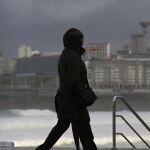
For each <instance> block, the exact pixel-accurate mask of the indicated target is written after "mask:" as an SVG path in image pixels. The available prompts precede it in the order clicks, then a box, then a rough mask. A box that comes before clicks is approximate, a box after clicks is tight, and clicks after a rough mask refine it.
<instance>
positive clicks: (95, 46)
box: [85, 43, 110, 60]
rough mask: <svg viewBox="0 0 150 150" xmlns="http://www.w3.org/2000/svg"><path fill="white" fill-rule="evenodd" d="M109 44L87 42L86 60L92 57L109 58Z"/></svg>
mask: <svg viewBox="0 0 150 150" xmlns="http://www.w3.org/2000/svg"><path fill="white" fill-rule="evenodd" d="M109 58H110V44H109V43H88V44H87V46H86V54H85V59H86V60H92V59H109Z"/></svg>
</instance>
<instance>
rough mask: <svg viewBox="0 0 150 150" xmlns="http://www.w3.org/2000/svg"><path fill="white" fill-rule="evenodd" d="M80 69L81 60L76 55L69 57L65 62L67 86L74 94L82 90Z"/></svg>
mask: <svg viewBox="0 0 150 150" xmlns="http://www.w3.org/2000/svg"><path fill="white" fill-rule="evenodd" d="M81 69H82V64H81V58H80V57H79V56H78V55H72V56H70V57H69V59H68V62H67V69H66V71H67V72H66V76H67V82H68V83H67V84H68V86H69V87H70V88H71V89H72V90H73V91H74V92H82V90H83V87H82V85H81V82H80V74H81V71H82V70H81Z"/></svg>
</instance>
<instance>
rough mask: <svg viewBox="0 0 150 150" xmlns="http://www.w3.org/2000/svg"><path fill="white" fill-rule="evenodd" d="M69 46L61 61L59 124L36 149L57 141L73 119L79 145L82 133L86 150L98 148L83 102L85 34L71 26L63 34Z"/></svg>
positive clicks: (49, 146)
mask: <svg viewBox="0 0 150 150" xmlns="http://www.w3.org/2000/svg"><path fill="white" fill-rule="evenodd" d="M63 42H64V47H65V49H64V50H63V51H62V54H61V56H60V58H59V62H58V73H59V82H60V85H59V89H58V91H57V94H56V97H55V107H56V112H57V116H58V122H57V124H56V126H55V127H54V128H53V129H52V130H51V132H50V133H49V135H48V137H47V138H46V140H45V142H44V143H43V144H42V145H40V146H38V147H37V148H36V150H48V149H50V148H52V146H53V145H54V144H55V143H56V142H57V140H58V139H59V138H60V137H61V135H62V134H63V133H64V132H65V131H66V130H67V129H68V127H69V125H70V123H72V128H73V134H74V139H75V144H76V147H77V149H79V148H78V142H79V141H78V139H77V137H79V139H80V141H81V143H82V146H83V149H84V150H97V147H96V145H95V143H94V137H93V133H92V130H91V126H90V117H89V113H88V110H87V108H86V107H84V106H83V105H82V98H81V96H80V95H81V93H82V92H83V90H84V89H85V88H86V86H87V85H86V80H87V70H86V66H85V64H84V62H83V60H82V58H81V55H82V54H84V52H85V49H84V48H83V47H82V45H83V34H82V33H81V32H80V31H79V30H77V29H75V28H71V29H69V30H68V31H67V32H66V33H65V34H64V36H63Z"/></svg>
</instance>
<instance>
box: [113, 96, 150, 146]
mask: <svg viewBox="0 0 150 150" xmlns="http://www.w3.org/2000/svg"><path fill="white" fill-rule="evenodd" d="M117 100H121V101H122V102H123V103H124V104H125V105H126V106H127V107H128V109H129V110H130V111H131V112H132V113H133V114H134V115H135V116H136V118H137V119H138V120H139V121H140V122H141V123H142V124H143V126H144V127H145V128H146V129H147V130H148V131H149V132H150V127H149V126H148V125H147V124H146V123H145V122H144V120H143V119H142V118H141V117H140V116H139V115H138V114H137V113H136V112H135V110H134V109H133V108H132V107H131V106H130V105H129V104H128V103H127V102H126V101H125V99H124V98H123V97H122V96H115V97H114V98H113V148H116V117H117V115H116V102H117ZM127 125H128V124H127ZM131 129H132V128H131ZM132 130H133V131H134V132H135V130H134V129H132ZM137 135H138V134H137ZM139 137H141V136H139ZM142 141H143V140H142ZM143 142H144V143H145V144H146V145H147V147H148V148H150V146H149V145H148V144H147V143H146V142H145V141H143Z"/></svg>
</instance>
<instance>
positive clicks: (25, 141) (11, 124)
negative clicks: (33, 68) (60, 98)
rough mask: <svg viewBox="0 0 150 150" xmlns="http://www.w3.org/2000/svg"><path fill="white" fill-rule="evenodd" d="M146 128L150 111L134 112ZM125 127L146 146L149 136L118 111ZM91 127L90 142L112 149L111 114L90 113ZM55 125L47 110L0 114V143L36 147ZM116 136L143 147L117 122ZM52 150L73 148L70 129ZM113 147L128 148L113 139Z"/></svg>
mask: <svg viewBox="0 0 150 150" xmlns="http://www.w3.org/2000/svg"><path fill="white" fill-rule="evenodd" d="M137 113H138V114H139V115H140V116H141V117H142V118H143V120H144V121H145V122H146V123H147V124H148V125H149V126H150V111H149V112H137ZM117 114H121V115H123V116H124V117H125V118H126V119H127V120H128V121H129V123H130V124H131V125H132V126H133V127H134V128H135V129H136V130H137V131H138V132H139V133H140V134H141V136H142V137H143V138H144V140H145V141H147V142H148V143H149V144H150V133H149V132H148V131H147V130H146V129H145V128H144V127H143V125H142V124H141V123H140V122H139V121H138V120H137V118H136V117H135V116H133V115H132V114H131V113H130V112H129V111H119V112H117ZM90 117H91V127H92V130H93V134H94V140H95V142H96V144H97V146H98V147H105V148H111V147H112V112H102V111H97V112H90ZM56 122H57V116H56V113H55V112H52V111H50V110H36V109H33V110H32V109H30V110H19V109H12V110H0V141H13V142H14V143H15V146H37V145H39V144H41V143H42V142H43V141H44V139H45V138H46V137H47V135H48V133H49V132H50V130H51V129H52V128H53V126H54V125H55V124H56ZM116 122H117V132H122V133H123V134H124V135H126V136H127V137H128V138H129V140H130V141H132V143H133V144H135V145H136V146H137V147H139V148H140V147H145V148H146V146H145V145H144V144H143V143H142V142H141V140H140V139H139V138H138V137H137V136H136V134H135V133H134V132H133V131H132V130H131V129H130V128H129V127H128V126H127V125H126V124H125V122H124V121H123V120H121V119H120V118H117V120H116ZM55 146H58V147H62V146H70V147H74V141H73V136H72V131H71V127H70V128H69V129H68V130H67V131H66V132H65V133H64V134H63V135H62V137H61V138H60V139H59V140H58V142H57V143H56V144H55ZM117 147H131V146H130V145H129V144H128V143H127V142H126V141H125V139H123V138H122V137H121V136H119V135H118V136H117Z"/></svg>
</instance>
